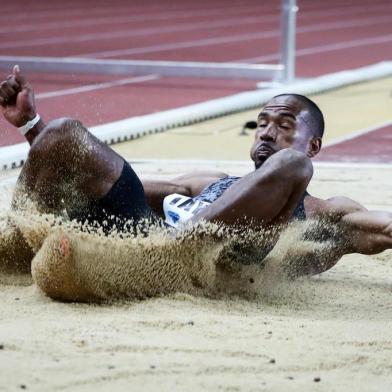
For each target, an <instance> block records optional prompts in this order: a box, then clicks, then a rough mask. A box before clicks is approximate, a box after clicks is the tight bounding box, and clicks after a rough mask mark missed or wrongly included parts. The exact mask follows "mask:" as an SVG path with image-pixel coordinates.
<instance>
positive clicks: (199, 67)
mask: <svg viewBox="0 0 392 392" xmlns="http://www.w3.org/2000/svg"><path fill="white" fill-rule="evenodd" d="M281 9H282V11H281V31H282V36H281V49H280V51H281V55H280V57H281V64H236V63H212V62H190V61H188V62H187V61H144V60H100V59H86V58H77V57H63V58H59V57H31V56H28V57H26V56H0V69H5V70H9V69H10V68H11V67H12V66H13V65H15V64H19V65H20V66H21V67H22V68H23V69H24V70H26V71H33V72H45V73H48V72H53V73H55V72H64V73H98V74H112V75H124V74H132V75H145V74H157V75H161V76H171V77H173V76H175V77H197V78H224V79H232V78H233V79H252V80H257V81H260V80H270V81H272V82H275V83H284V84H288V83H292V82H293V81H294V79H295V30H296V13H297V10H298V7H297V3H296V0H282V3H281Z"/></svg>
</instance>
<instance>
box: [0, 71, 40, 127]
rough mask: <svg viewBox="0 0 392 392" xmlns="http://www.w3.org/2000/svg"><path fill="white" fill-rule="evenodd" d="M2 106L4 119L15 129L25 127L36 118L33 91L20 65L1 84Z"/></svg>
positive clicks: (0, 102)
mask: <svg viewBox="0 0 392 392" xmlns="http://www.w3.org/2000/svg"><path fill="white" fill-rule="evenodd" d="M0 105H1V110H2V112H3V116H4V118H5V119H6V120H7V121H8V122H9V123H11V124H12V125H14V126H15V127H21V126H23V125H25V124H26V123H27V121H30V120H32V119H33V118H34V117H35V116H36V111H35V101H34V92H33V89H32V88H31V85H30V84H29V83H28V82H27V80H26V78H25V77H24V76H22V74H21V72H20V69H19V66H18V65H15V66H14V68H13V70H12V74H11V75H9V76H8V77H7V80H5V81H4V82H2V83H1V84H0Z"/></svg>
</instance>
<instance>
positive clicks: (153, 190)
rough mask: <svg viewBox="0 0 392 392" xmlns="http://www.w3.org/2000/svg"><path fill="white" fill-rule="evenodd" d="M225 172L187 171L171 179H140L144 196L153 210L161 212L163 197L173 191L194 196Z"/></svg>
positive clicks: (221, 176) (224, 175)
mask: <svg viewBox="0 0 392 392" xmlns="http://www.w3.org/2000/svg"><path fill="white" fill-rule="evenodd" d="M226 176H227V174H225V173H222V172H217V171H204V172H195V173H188V174H184V175H182V176H179V177H176V178H173V179H171V180H151V179H142V183H143V187H144V193H145V197H146V199H147V202H148V203H149V205H150V206H151V208H153V209H154V211H155V212H157V213H158V214H160V215H162V214H163V199H164V198H165V197H166V196H168V195H171V194H173V193H178V194H180V195H184V196H188V197H195V196H197V195H198V194H199V193H200V192H201V191H202V190H203V189H204V188H205V187H207V186H208V185H210V184H212V183H213V182H215V181H218V180H219V179H220V178H223V177H226Z"/></svg>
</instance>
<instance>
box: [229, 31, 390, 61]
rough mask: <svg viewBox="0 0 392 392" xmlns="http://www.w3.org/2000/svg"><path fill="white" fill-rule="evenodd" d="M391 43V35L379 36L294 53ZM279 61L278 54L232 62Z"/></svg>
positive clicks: (297, 55)
mask: <svg viewBox="0 0 392 392" xmlns="http://www.w3.org/2000/svg"><path fill="white" fill-rule="evenodd" d="M391 41H392V34H389V35H380V36H378V37H371V38H361V39H355V40H352V41H345V42H339V43H335V44H328V45H320V46H313V47H309V48H303V49H297V50H296V52H295V56H296V57H302V56H309V55H313V54H316V53H325V52H334V51H338V50H343V49H351V48H359V47H361V46H372V45H381V44H385V43H389V42H391ZM278 59H280V54H279V53H272V54H267V55H265V56H259V57H252V58H248V59H241V60H232V61H236V62H240V63H259V62H262V63H264V62H268V61H274V60H278Z"/></svg>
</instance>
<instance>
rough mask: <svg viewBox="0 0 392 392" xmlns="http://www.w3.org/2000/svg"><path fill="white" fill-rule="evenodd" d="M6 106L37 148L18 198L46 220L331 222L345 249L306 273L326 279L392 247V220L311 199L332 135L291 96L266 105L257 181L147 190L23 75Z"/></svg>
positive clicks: (204, 177)
mask: <svg viewBox="0 0 392 392" xmlns="http://www.w3.org/2000/svg"><path fill="white" fill-rule="evenodd" d="M0 105H1V107H2V111H3V115H4V117H5V118H6V119H7V120H8V122H10V123H11V124H12V125H14V126H15V127H18V128H19V130H20V132H22V134H23V135H24V136H25V137H26V139H27V141H28V142H29V143H30V145H31V148H30V152H29V155H28V159H27V161H26V163H25V164H24V166H23V169H22V172H21V175H20V177H19V180H18V186H17V191H16V195H17V194H18V193H19V192H26V193H27V194H28V196H29V197H30V198H31V199H33V200H35V201H36V202H37V204H38V205H39V207H40V208H41V209H42V211H50V212H60V211H63V210H64V209H66V211H67V213H68V215H69V217H70V218H72V219H77V220H79V221H85V220H87V221H89V222H99V223H101V224H107V225H109V226H110V225H113V224H116V225H117V227H118V228H121V229H123V230H127V229H129V227H128V228H127V224H126V223H125V222H126V221H127V220H129V219H132V220H133V221H134V222H137V221H140V220H141V219H144V218H148V219H155V217H159V216H161V217H163V216H164V215H165V216H166V223H167V224H168V225H171V226H178V224H179V223H183V222H185V221H191V222H192V221H193V222H196V221H199V220H206V221H210V222H215V223H218V224H225V225H228V226H236V225H241V224H251V225H253V226H254V227H256V228H264V227H273V226H275V227H284V225H285V223H287V222H289V221H291V220H292V219H305V218H312V219H327V220H328V221H329V222H331V224H333V225H335V227H336V228H337V229H338V230H336V231H333V232H334V233H335V234H331V233H330V236H332V238H329V239H330V240H332V242H334V243H335V244H336V246H334V247H332V249H331V250H330V251H329V252H328V254H327V255H323V260H322V262H318V261H317V260H315V261H314V262H313V263H311V264H310V265H308V266H306V267H304V269H303V270H302V271H300V274H315V273H320V272H323V271H325V270H327V269H329V268H331V267H332V266H333V265H335V264H336V262H337V261H338V260H339V259H340V258H341V257H342V256H343V255H344V254H347V253H363V254H376V253H379V252H381V251H383V250H385V249H390V248H392V214H391V213H390V212H377V211H368V210H366V209H365V208H364V207H363V206H361V205H360V204H358V203H356V202H355V201H353V200H350V199H348V198H346V197H334V198H331V199H328V200H321V199H318V198H316V197H314V196H311V195H309V194H308V193H307V192H306V188H307V186H308V183H309V181H310V180H311V177H312V173H313V167H312V163H311V158H312V157H314V156H315V155H316V154H317V153H318V152H319V151H320V148H321V140H322V136H323V131H324V120H323V115H322V113H321V111H320V109H319V108H318V107H317V105H316V104H315V103H313V102H312V101H311V100H309V99H308V98H306V97H303V96H300V95H295V94H285V95H280V96H277V97H275V98H273V99H272V100H271V101H270V102H268V103H267V104H266V106H265V107H264V109H263V110H262V111H261V113H260V114H259V116H258V119H257V121H258V128H257V130H256V134H255V141H254V143H253V145H252V148H251V158H252V160H253V161H254V163H255V168H256V169H255V170H254V171H252V172H251V173H249V174H247V175H245V176H244V177H242V178H236V177H229V176H227V174H225V173H220V172H199V173H192V174H187V175H184V176H181V177H177V178H175V179H173V180H171V181H141V180H140V179H139V178H138V177H137V176H136V174H135V173H134V171H133V170H132V168H131V167H130V165H129V164H128V163H127V162H126V161H125V160H124V159H123V158H122V157H121V156H120V155H118V154H117V153H116V152H114V151H113V150H112V149H111V148H109V147H108V146H106V145H105V144H104V143H102V142H100V141H99V140H98V139H96V138H95V137H94V136H93V135H92V134H90V133H89V132H88V131H87V129H86V128H85V127H84V126H83V125H82V124H81V123H80V122H79V121H77V120H73V119H58V120H54V121H51V122H50V123H48V124H45V123H44V122H43V120H42V119H40V117H39V116H38V114H37V112H36V108H35V101H34V94H33V90H32V88H31V86H30V84H29V83H28V82H27V80H26V78H25V77H24V76H23V75H22V74H21V72H20V69H19V67H18V66H15V67H14V69H13V71H12V74H11V75H10V76H8V78H7V79H6V80H5V81H3V82H2V83H1V85H0ZM165 198H166V199H165ZM16 199H17V197H16ZM164 200H165V208H163V204H164ZM15 206H16V203H15ZM159 219H160V218H159ZM336 233H339V234H336ZM334 235H335V236H339V238H335V237H333V236H334ZM342 236H343V237H344V238H342ZM273 245H274V244H271V246H273Z"/></svg>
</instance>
